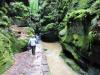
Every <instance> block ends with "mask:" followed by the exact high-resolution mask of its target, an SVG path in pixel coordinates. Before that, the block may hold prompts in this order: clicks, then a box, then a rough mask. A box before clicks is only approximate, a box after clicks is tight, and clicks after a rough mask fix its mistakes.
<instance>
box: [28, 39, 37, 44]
mask: <svg viewBox="0 0 100 75" xmlns="http://www.w3.org/2000/svg"><path fill="white" fill-rule="evenodd" d="M28 44H30V45H31V46H35V45H36V38H30V39H29V43H28Z"/></svg>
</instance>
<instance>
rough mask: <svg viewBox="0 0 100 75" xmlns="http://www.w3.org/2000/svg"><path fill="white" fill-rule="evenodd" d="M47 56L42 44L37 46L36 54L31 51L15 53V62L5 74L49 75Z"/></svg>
mask: <svg viewBox="0 0 100 75" xmlns="http://www.w3.org/2000/svg"><path fill="white" fill-rule="evenodd" d="M46 60H47V59H46V56H45V54H44V51H43V49H42V47H41V45H40V44H38V45H37V47H36V55H35V56H33V55H32V54H31V51H26V52H22V53H18V54H15V57H14V61H15V62H14V64H13V65H12V67H11V68H10V69H9V70H7V71H6V72H5V73H4V74H3V75H48V73H49V68H48V64H47V61H46Z"/></svg>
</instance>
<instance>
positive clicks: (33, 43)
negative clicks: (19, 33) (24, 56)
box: [28, 36, 37, 55]
mask: <svg viewBox="0 0 100 75" xmlns="http://www.w3.org/2000/svg"><path fill="white" fill-rule="evenodd" d="M36 42H37V40H36V38H35V36H32V38H30V39H29V42H28V45H29V46H30V48H31V49H32V54H33V55H35V49H36Z"/></svg>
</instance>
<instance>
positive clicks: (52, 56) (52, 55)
mask: <svg viewBox="0 0 100 75" xmlns="http://www.w3.org/2000/svg"><path fill="white" fill-rule="evenodd" d="M42 44H43V48H44V49H46V50H47V51H46V56H47V61H48V64H49V68H50V70H51V75H66V74H67V75H100V69H99V68H95V67H88V70H87V72H83V73H82V74H79V73H77V72H75V71H73V70H72V69H71V67H69V66H68V65H67V64H66V63H65V62H64V60H63V59H62V58H61V57H60V56H59V55H60V52H61V50H62V48H61V45H60V44H59V43H57V42H56V43H44V42H42ZM94 62H95V61H94ZM83 66H84V65H83ZM59 67H61V68H59ZM58 68H59V70H58Z"/></svg>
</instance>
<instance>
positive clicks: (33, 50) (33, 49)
mask: <svg viewBox="0 0 100 75" xmlns="http://www.w3.org/2000/svg"><path fill="white" fill-rule="evenodd" d="M35 48H36V46H31V49H32V54H33V55H35Z"/></svg>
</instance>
